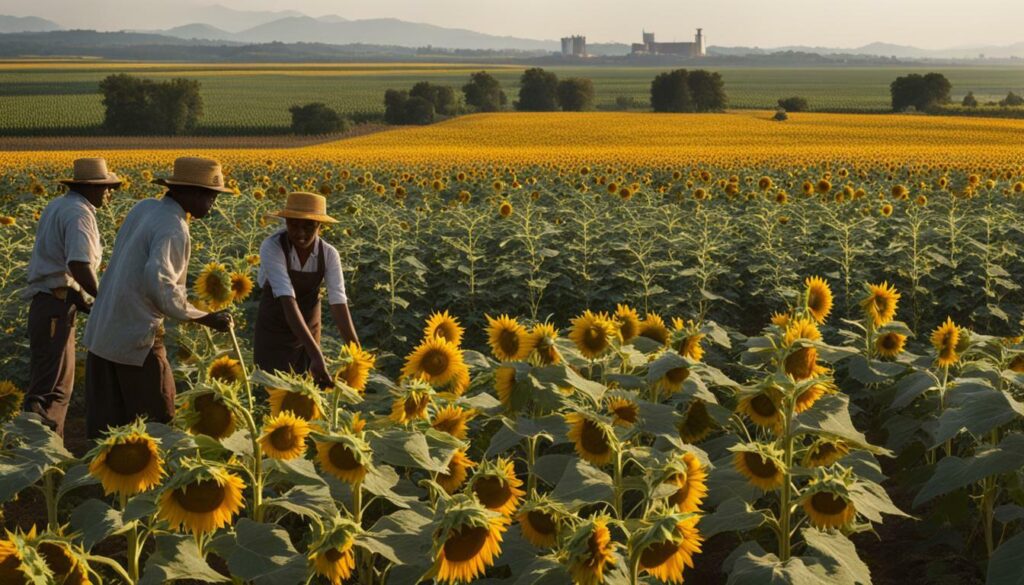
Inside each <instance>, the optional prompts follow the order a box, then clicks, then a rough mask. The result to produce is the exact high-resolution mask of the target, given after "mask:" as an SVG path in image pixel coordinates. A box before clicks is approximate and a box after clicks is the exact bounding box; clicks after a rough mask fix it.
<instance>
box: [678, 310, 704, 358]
mask: <svg viewBox="0 0 1024 585" xmlns="http://www.w3.org/2000/svg"><path fill="white" fill-rule="evenodd" d="M672 328H673V331H672V336H671V343H672V347H673V348H674V349H675V350H676V351H677V352H679V355H681V356H683V357H685V358H689V359H691V360H693V361H695V362H699V361H700V360H701V359H702V358H703V357H704V347H703V346H702V345H701V342H702V341H703V340H704V334H703V333H700V332H699V331H698V330H697V324H696V323H693V322H692V321H691V322H689V323H686V322H684V321H683V320H682V319H680V318H678V317H676V318H675V319H673V320H672Z"/></svg>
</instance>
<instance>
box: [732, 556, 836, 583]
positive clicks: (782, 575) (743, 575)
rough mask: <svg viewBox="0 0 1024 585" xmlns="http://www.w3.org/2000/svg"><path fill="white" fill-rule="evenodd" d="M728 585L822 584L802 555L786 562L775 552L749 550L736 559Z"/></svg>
mask: <svg viewBox="0 0 1024 585" xmlns="http://www.w3.org/2000/svg"><path fill="white" fill-rule="evenodd" d="M726 585H821V580H820V579H819V578H818V575H816V574H815V573H814V572H812V571H811V570H810V569H809V568H808V567H807V565H805V564H804V561H803V559H801V558H800V557H793V558H791V559H789V560H788V561H786V562H785V563H781V562H779V557H777V556H775V555H773V554H770V553H769V554H764V555H757V554H755V553H753V552H749V551H748V552H747V553H746V554H744V555H742V556H740V557H739V558H737V559H736V560H735V562H734V563H733V567H732V572H730V573H729V581H727V583H726Z"/></svg>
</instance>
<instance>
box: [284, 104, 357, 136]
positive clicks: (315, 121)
mask: <svg viewBox="0 0 1024 585" xmlns="http://www.w3.org/2000/svg"><path fill="white" fill-rule="evenodd" d="M288 111H289V112H291V114H292V132H294V133H296V134H305V135H311V134H330V133H332V132H344V131H345V130H347V129H348V120H346V119H345V118H342V117H341V115H339V114H338V112H336V111H335V110H334V109H332V108H329V107H327V106H326V105H324V104H322V103H319V102H315V103H311V104H306V105H304V106H297V105H296V106H292V107H290V108H288Z"/></svg>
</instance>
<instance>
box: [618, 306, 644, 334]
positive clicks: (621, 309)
mask: <svg viewBox="0 0 1024 585" xmlns="http://www.w3.org/2000/svg"><path fill="white" fill-rule="evenodd" d="M615 322H616V323H617V324H618V326H619V337H620V338H621V339H622V342H623V343H627V342H629V341H630V340H632V339H633V338H634V337H636V336H637V335H639V333H640V315H639V314H637V312H636V309H634V308H632V307H630V306H629V305H622V304H618V305H615Z"/></svg>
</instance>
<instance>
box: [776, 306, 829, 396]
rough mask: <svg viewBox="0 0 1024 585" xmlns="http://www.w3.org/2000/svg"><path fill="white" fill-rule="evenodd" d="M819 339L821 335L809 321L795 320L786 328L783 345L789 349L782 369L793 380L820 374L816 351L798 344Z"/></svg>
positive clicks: (808, 346)
mask: <svg viewBox="0 0 1024 585" xmlns="http://www.w3.org/2000/svg"><path fill="white" fill-rule="evenodd" d="M820 339H821V333H820V332H819V331H818V328H817V326H816V325H815V324H814V322H813V321H811V320H810V319H804V318H799V319H795V320H793V321H792V322H791V323H790V324H789V327H787V328H786V333H785V335H784V337H783V345H784V347H786V348H789V349H788V353H787V354H786V358H785V360H784V361H783V368H784V369H785V372H786V373H787V374H789V375H790V376H792V377H793V379H794V380H796V381H801V380H806V379H808V378H811V377H813V376H816V375H819V374H821V373H822V368H821V367H820V366H819V365H818V350H817V349H815V348H814V347H813V346H810V345H806V344H803V343H799V344H798V342H800V341H817V340H820Z"/></svg>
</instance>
